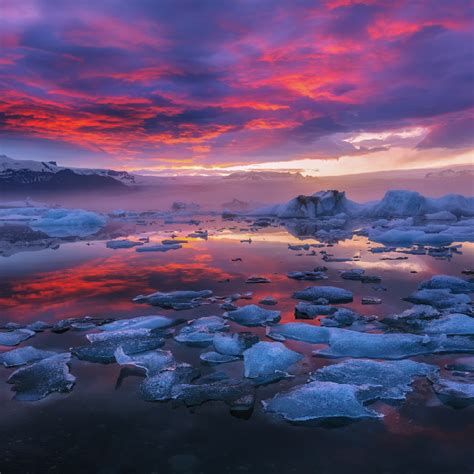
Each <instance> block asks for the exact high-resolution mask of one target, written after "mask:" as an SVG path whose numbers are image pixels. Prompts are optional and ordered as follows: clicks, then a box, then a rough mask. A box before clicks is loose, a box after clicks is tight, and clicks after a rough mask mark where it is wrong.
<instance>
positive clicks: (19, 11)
mask: <svg viewBox="0 0 474 474" xmlns="http://www.w3.org/2000/svg"><path fill="white" fill-rule="evenodd" d="M2 10H3V11H2V19H1V20H0V22H1V24H0V26H1V29H2V33H0V35H1V41H2V53H3V54H2V57H1V58H0V73H1V79H0V91H1V98H0V138H1V139H2V142H3V148H4V150H3V152H7V153H9V154H11V155H12V156H14V157H16V158H33V159H34V158H38V159H46V158H49V157H52V158H53V159H56V158H57V157H58V155H59V154H61V153H62V158H61V161H62V162H63V163H68V162H69V163H70V164H75V165H83V166H90V165H94V166H99V165H104V166H115V167H117V168H129V169H133V168H147V167H150V168H154V169H156V166H161V167H168V168H172V167H173V166H175V165H176V163H180V164H181V165H182V164H183V163H184V164H188V165H189V166H201V167H207V168H212V167H216V166H221V167H224V166H227V167H229V166H233V165H234V166H245V165H246V164H249V165H255V164H258V163H265V162H269V163H270V162H278V161H282V162H289V161H292V160H307V159H318V160H322V159H334V158H339V157H341V156H354V159H355V160H356V159H357V158H356V157H357V156H360V155H361V154H367V153H380V152H381V151H383V150H389V149H391V148H400V147H406V148H407V149H410V150H417V149H418V150H420V149H423V150H428V149H434V148H445V149H448V150H454V149H457V150H459V149H460V148H463V149H465V148H470V147H472V146H473V143H472V135H473V134H472V131H473V130H472V122H471V121H470V117H471V116H472V110H473V109H474V94H473V87H472V84H473V79H474V70H473V64H474V52H473V51H474V50H473V48H472V44H473V40H474V38H473V18H472V12H473V10H472V8H471V3H470V1H468V0H453V1H451V2H431V1H428V0H415V1H408V0H395V1H392V2H387V1H377V0H320V1H319V2H318V1H309V0H308V1H304V0H302V1H297V2H295V1H292V0H263V1H260V2H250V1H247V0H240V1H234V2H217V1H214V0H202V1H199V2H196V1H191V0H189V1H188V0H183V1H180V2H176V1H173V0H162V1H159V2H156V1H152V0H135V1H125V0H103V1H100V2H93V3H91V2H78V1H76V0H61V1H59V0H24V1H21V2H18V1H16V0H4V1H3V6H2ZM407 131H408V132H407ZM357 137H359V138H360V137H366V138H362V139H358V138H357ZM367 137H368V138H367ZM32 154H34V155H35V156H32ZM410 156H412V155H410ZM413 156H417V154H416V153H414V154H413ZM446 156H449V153H447V154H446ZM68 160H69V161H68ZM389 165H390V164H388V166H389Z"/></svg>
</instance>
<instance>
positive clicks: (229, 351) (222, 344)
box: [212, 332, 258, 356]
mask: <svg viewBox="0 0 474 474" xmlns="http://www.w3.org/2000/svg"><path fill="white" fill-rule="evenodd" d="M257 342H258V336H257V335H256V334H252V333H250V332H240V333H235V334H220V333H217V334H215V335H214V338H213V339H212V344H213V345H214V349H215V350H216V351H217V352H219V353H221V354H225V355H230V356H240V355H242V354H243V352H244V351H245V350H246V349H248V348H249V347H251V346H253V345H254V344H256V343H257Z"/></svg>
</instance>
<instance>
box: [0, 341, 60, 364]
mask: <svg viewBox="0 0 474 474" xmlns="http://www.w3.org/2000/svg"><path fill="white" fill-rule="evenodd" d="M55 354H56V352H52V351H44V350H41V349H36V348H35V347H32V346H25V347H19V348H18V349H13V350H11V351H8V352H2V353H1V354H0V364H3V365H4V366H5V367H15V366H18V365H24V364H29V363H30V362H36V361H38V360H42V359H46V358H47V357H51V356H53V355H55Z"/></svg>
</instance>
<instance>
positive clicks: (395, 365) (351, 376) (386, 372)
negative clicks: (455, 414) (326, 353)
mask: <svg viewBox="0 0 474 474" xmlns="http://www.w3.org/2000/svg"><path fill="white" fill-rule="evenodd" d="M437 372H438V368H437V367H436V366H434V365H429V364H424V363H420V362H414V361H412V360H395V361H386V362H380V361H379V362H376V361H373V360H365V359H360V360H345V361H344V362H340V363H338V364H334V365H327V366H326V367H323V368H321V369H318V370H317V371H316V372H314V373H313V374H311V376H310V380H317V381H320V382H334V383H339V384H351V385H357V386H360V387H361V392H360V394H359V395H358V399H359V400H361V401H372V400H376V399H380V400H404V399H405V398H406V396H407V394H408V393H410V392H411V391H412V390H413V388H412V383H413V382H414V380H415V379H416V378H418V377H426V376H429V375H433V374H436V373H437Z"/></svg>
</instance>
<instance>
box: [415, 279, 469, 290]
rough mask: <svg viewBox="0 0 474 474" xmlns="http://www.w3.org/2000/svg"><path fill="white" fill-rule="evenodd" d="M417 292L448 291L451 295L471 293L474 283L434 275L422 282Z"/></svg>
mask: <svg viewBox="0 0 474 474" xmlns="http://www.w3.org/2000/svg"><path fill="white" fill-rule="evenodd" d="M418 289H419V290H442V289H445V290H450V291H451V293H472V292H474V282H472V281H467V280H463V279H462V278H457V277H453V276H449V275H435V276H433V277H431V278H430V279H429V280H426V281H423V282H421V283H420V286H419V287H418Z"/></svg>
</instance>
